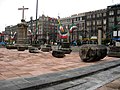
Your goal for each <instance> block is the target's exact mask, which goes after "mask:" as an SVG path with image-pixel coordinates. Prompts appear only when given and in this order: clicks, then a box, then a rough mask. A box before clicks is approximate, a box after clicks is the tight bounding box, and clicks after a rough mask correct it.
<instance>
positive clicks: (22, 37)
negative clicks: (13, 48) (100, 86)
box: [16, 20, 28, 51]
mask: <svg viewBox="0 0 120 90" xmlns="http://www.w3.org/2000/svg"><path fill="white" fill-rule="evenodd" d="M27 27H28V26H27V23H26V22H25V20H21V23H20V24H18V25H17V43H16V44H17V49H18V51H23V50H24V48H26V47H27V45H26V44H27ZM21 48H22V49H21Z"/></svg>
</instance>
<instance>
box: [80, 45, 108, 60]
mask: <svg viewBox="0 0 120 90" xmlns="http://www.w3.org/2000/svg"><path fill="white" fill-rule="evenodd" d="M79 49H80V50H79V56H80V58H81V60H82V61H85V62H90V61H98V60H100V59H103V58H104V57H105V56H106V55H107V47H106V46H104V45H97V44H84V45H82V46H80V48H79Z"/></svg>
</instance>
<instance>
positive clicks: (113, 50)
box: [107, 46, 120, 57]
mask: <svg viewBox="0 0 120 90" xmlns="http://www.w3.org/2000/svg"><path fill="white" fill-rule="evenodd" d="M107 56H109V57H120V46H109V52H108V55H107Z"/></svg>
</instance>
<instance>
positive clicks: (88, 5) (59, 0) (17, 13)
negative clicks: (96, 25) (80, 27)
mask: <svg viewBox="0 0 120 90" xmlns="http://www.w3.org/2000/svg"><path fill="white" fill-rule="evenodd" d="M38 2H39V3H38V5H39V7H38V17H39V16H41V15H42V14H44V15H45V16H50V17H55V18H57V16H58V14H59V16H60V17H61V18H63V17H69V16H71V15H73V14H78V13H82V12H88V11H93V10H99V9H104V8H106V7H107V6H109V5H113V4H119V3H120V0H38ZM22 6H24V7H25V8H29V9H28V10H25V20H26V21H29V20H30V17H31V16H32V17H33V19H35V17H36V0H0V11H1V13H0V31H4V30H5V26H9V25H16V24H18V23H20V21H21V18H22V11H21V10H18V8H22Z"/></svg>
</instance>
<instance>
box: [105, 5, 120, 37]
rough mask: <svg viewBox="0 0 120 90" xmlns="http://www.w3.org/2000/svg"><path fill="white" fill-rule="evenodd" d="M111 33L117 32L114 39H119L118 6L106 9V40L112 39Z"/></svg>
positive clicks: (119, 8) (119, 11) (119, 15)
mask: <svg viewBox="0 0 120 90" xmlns="http://www.w3.org/2000/svg"><path fill="white" fill-rule="evenodd" d="M113 31H117V33H116V37H120V33H119V32H120V4H116V5H112V6H108V7H107V31H106V35H107V37H108V38H112V36H113Z"/></svg>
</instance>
